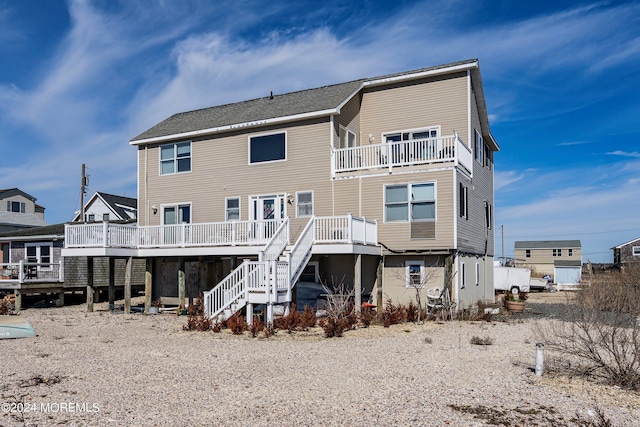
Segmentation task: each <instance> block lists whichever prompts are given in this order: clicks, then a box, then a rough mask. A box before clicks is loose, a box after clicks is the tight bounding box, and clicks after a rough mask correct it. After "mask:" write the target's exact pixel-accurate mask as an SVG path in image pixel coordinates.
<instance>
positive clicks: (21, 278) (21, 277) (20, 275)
mask: <svg viewBox="0 0 640 427" xmlns="http://www.w3.org/2000/svg"><path fill="white" fill-rule="evenodd" d="M18 282H20V283H24V260H23V259H21V260H20V270H18Z"/></svg>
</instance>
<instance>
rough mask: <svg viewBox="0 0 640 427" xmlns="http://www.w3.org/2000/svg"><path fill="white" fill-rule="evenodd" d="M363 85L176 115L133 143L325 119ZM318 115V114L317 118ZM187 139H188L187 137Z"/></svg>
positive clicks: (299, 92)
mask: <svg viewBox="0 0 640 427" xmlns="http://www.w3.org/2000/svg"><path fill="white" fill-rule="evenodd" d="M361 84H362V81H359V80H356V81H352V82H348V83H341V84H337V85H331V86H324V87H320V88H316V89H307V90H301V91H298V92H291V93H286V94H283V95H273V98H272V97H270V96H267V97H264V98H258V99H253V100H250V101H243V102H237V103H235V104H226V105H219V106H216V107H209V108H204V109H202V110H194V111H187V112H184V113H178V114H174V115H173V116H171V117H169V118H168V119H166V120H164V121H162V122H160V123H158V124H157V125H155V126H154V127H152V128H151V129H149V130H146V131H144V132H143V133H141V134H140V135H138V136H136V137H135V138H133V139H132V140H131V142H132V143H135V142H140V143H143V142H145V141H147V140H150V139H154V138H160V137H165V136H173V137H180V136H181V135H183V134H191V133H195V132H198V131H200V132H201V133H210V132H215V131H216V130H218V129H220V130H231V129H233V128H234V125H235V126H237V127H242V126H241V125H244V126H251V125H252V124H254V125H260V124H266V123H262V122H265V121H267V120H269V119H277V118H283V117H296V116H302V117H301V118H303V117H304V115H308V116H309V117H313V116H323V115H329V114H331V113H332V112H335V110H336V109H337V107H338V105H340V104H341V103H342V102H343V101H344V100H345V99H347V98H348V97H349V95H351V94H352V93H353V92H354V91H356V90H357V89H358V88H359V87H360V85H361ZM314 113H315V114H314ZM185 137H187V135H185Z"/></svg>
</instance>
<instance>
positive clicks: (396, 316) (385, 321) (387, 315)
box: [381, 300, 407, 328]
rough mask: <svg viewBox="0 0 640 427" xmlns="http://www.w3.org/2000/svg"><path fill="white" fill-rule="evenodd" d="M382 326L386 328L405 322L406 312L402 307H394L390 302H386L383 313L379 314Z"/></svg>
mask: <svg viewBox="0 0 640 427" xmlns="http://www.w3.org/2000/svg"><path fill="white" fill-rule="evenodd" d="M381 317H382V326H384V327H385V328H388V327H389V326H391V325H397V324H399V323H404V322H406V321H407V310H406V309H405V308H404V306H403V305H400V304H398V305H394V304H393V302H392V301H391V300H387V304H386V305H385V308H384V311H383V312H382V314H381Z"/></svg>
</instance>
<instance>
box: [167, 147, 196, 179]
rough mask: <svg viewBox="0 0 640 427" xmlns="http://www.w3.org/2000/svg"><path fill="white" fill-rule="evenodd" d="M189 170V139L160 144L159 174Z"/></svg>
mask: <svg viewBox="0 0 640 427" xmlns="http://www.w3.org/2000/svg"><path fill="white" fill-rule="evenodd" d="M190 171H191V141H189V142H180V143H177V144H166V145H161V146H160V175H169V174H173V173H184V172H190Z"/></svg>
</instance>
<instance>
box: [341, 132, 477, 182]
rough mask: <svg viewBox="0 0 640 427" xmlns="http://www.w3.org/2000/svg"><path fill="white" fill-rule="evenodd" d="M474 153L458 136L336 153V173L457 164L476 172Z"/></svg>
mask: <svg viewBox="0 0 640 427" xmlns="http://www.w3.org/2000/svg"><path fill="white" fill-rule="evenodd" d="M472 160H473V156H472V155H471V150H470V149H469V147H467V145H466V144H465V143H464V142H463V141H462V140H461V139H460V137H459V136H458V135H457V134H455V135H449V136H442V137H438V138H422V139H412V140H407V141H397V142H387V143H383V144H371V145H362V146H359V147H349V148H338V149H334V150H333V170H334V173H339V172H350V171H361V170H372V169H384V168H388V169H389V170H392V169H393V168H395V167H403V166H414V165H426V164H433V163H444V162H455V163H456V164H460V165H461V166H464V167H465V168H466V169H467V170H468V171H469V172H472V169H471V168H472V165H473V163H472Z"/></svg>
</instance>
